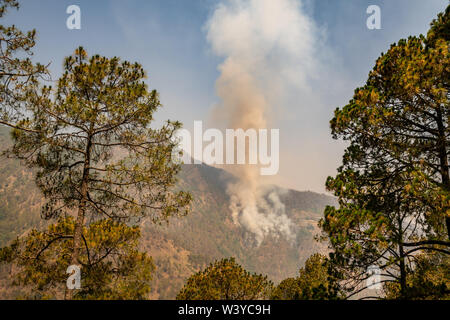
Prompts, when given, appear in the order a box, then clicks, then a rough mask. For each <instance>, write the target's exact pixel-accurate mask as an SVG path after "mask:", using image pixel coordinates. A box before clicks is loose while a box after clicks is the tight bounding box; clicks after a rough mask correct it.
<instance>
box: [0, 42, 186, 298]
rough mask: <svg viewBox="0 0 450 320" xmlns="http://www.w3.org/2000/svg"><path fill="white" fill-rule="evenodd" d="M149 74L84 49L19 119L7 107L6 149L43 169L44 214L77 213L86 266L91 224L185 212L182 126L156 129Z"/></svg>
mask: <svg viewBox="0 0 450 320" xmlns="http://www.w3.org/2000/svg"><path fill="white" fill-rule="evenodd" d="M144 78H145V72H144V70H143V68H142V66H141V65H140V64H138V63H129V62H127V61H121V60H120V59H119V58H117V57H114V58H106V57H101V56H99V55H95V56H92V57H91V58H88V56H87V53H86V52H85V51H84V49H83V48H82V47H80V48H78V49H77V50H76V51H75V53H74V54H73V55H72V56H69V57H67V58H66V59H65V61H64V73H63V75H62V76H61V77H60V79H59V80H58V82H57V86H56V87H55V88H52V87H49V86H45V85H44V86H31V87H28V88H27V89H26V90H25V93H24V95H23V99H22V102H21V110H24V112H22V113H19V112H16V113H14V116H13V117H9V116H8V114H9V113H8V112H6V111H7V110H5V109H4V108H2V113H1V118H2V119H3V123H4V124H7V125H8V126H10V127H12V128H13V131H12V137H13V140H14V145H13V147H12V148H10V149H9V150H8V151H7V154H8V155H10V156H14V157H17V158H19V159H22V160H23V161H24V162H25V163H26V164H27V165H28V166H30V167H34V168H36V169H37V176H36V183H37V185H38V186H39V188H40V190H41V191H42V193H43V195H44V197H45V199H46V204H45V205H44V206H43V209H42V216H43V217H45V218H47V219H49V218H58V217H59V216H61V215H63V214H68V213H73V214H74V215H75V226H74V230H73V250H72V252H71V259H70V264H72V265H80V252H81V250H82V249H83V246H84V244H83V240H82V238H83V230H84V229H83V228H84V227H85V225H86V224H88V223H91V222H93V221H96V220H98V219H104V218H109V219H112V220H114V221H119V222H136V221H138V220H139V219H140V218H143V217H147V218H149V219H151V220H152V221H153V222H155V223H161V222H164V221H167V219H168V218H169V217H170V216H172V215H184V214H186V213H187V210H188V207H189V203H190V201H191V196H190V195H189V194H188V193H186V192H183V191H174V190H173V187H174V185H175V182H176V175H177V173H178V172H179V170H180V165H179V164H176V163H175V162H172V161H171V155H172V151H173V150H174V148H175V147H176V142H175V141H174V139H173V135H174V132H175V131H176V130H177V129H178V128H180V126H181V124H180V123H179V122H171V121H167V122H166V123H165V124H164V125H163V126H162V127H161V128H160V129H152V128H151V127H150V124H151V122H152V120H153V114H154V112H155V111H156V110H157V109H158V108H159V107H160V106H161V104H160V101H159V98H158V93H157V92H156V91H155V90H152V91H149V90H148V89H147V84H146V83H145V82H144ZM12 120H14V121H12ZM71 295H72V292H70V293H69V295H68V298H69V299H70V298H71Z"/></svg>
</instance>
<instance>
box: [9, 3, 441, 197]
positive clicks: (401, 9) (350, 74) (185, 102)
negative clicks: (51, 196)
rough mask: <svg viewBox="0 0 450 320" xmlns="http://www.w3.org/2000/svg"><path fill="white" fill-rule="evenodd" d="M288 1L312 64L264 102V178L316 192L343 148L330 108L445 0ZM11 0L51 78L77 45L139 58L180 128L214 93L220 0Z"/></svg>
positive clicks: (198, 116)
mask: <svg viewBox="0 0 450 320" xmlns="http://www.w3.org/2000/svg"><path fill="white" fill-rule="evenodd" d="M231 1H235V2H238V3H245V2H246V1H245V0H231ZM252 1H255V0H252ZM274 1H275V0H274ZM287 1H288V2H292V1H294V2H295V0H287ZM297 2H298V3H299V4H300V5H301V14H302V15H303V16H305V17H307V18H308V19H310V21H311V23H312V25H313V27H314V28H313V29H312V30H309V31H308V35H305V37H306V36H308V39H309V40H308V41H312V42H311V43H312V44H313V45H314V47H315V48H314V51H313V52H314V53H313V54H310V55H313V56H311V57H310V58H311V59H313V60H314V67H308V68H302V67H299V66H300V65H299V64H295V63H294V64H293V65H292V68H291V70H290V71H291V72H292V73H293V74H296V73H297V74H301V75H302V79H308V84H307V85H304V84H303V85H302V86H300V87H298V86H296V85H292V87H290V86H289V85H286V89H285V90H284V92H283V95H282V97H280V99H279V101H278V102H277V103H276V105H273V106H272V110H273V112H272V114H271V116H272V119H271V125H273V127H274V128H280V139H281V157H280V171H279V174H278V175H277V176H276V177H274V179H273V181H274V182H277V183H279V184H281V185H283V186H287V187H291V188H295V189H299V190H314V191H319V192H323V191H324V182H325V179H326V177H327V176H328V175H332V174H334V173H335V169H336V168H337V167H338V165H339V163H340V160H341V155H342V151H343V148H344V145H343V144H342V143H340V142H337V141H334V140H332V138H331V135H330V130H329V125H328V122H329V120H330V119H331V118H332V116H333V111H334V109H335V108H336V107H341V106H343V105H345V104H346V102H348V100H349V99H350V98H351V96H352V94H353V91H354V89H355V88H356V87H358V86H361V85H363V84H364V81H365V80H366V78H367V75H368V73H369V71H370V70H371V68H372V67H373V65H374V62H375V60H376V58H377V57H378V56H379V55H380V53H381V52H385V51H386V50H387V49H388V48H389V45H390V44H391V43H394V42H396V41H398V40H399V39H400V38H404V37H407V36H409V35H418V34H420V33H426V31H427V30H428V28H429V23H430V22H431V20H432V19H433V18H434V17H435V16H436V15H437V13H438V12H440V11H443V10H444V9H445V7H446V6H447V5H448V1H447V0H427V1H423V0H385V1H379V0H370V1H366V0H303V1H300V0H298V1H297ZM20 3H21V9H20V10H19V11H18V12H11V13H10V14H8V16H7V18H6V19H5V20H6V21H7V22H9V23H14V24H16V25H18V26H20V27H21V28H24V29H31V28H36V29H37V31H38V44H37V46H36V48H35V57H34V59H35V60H36V61H40V62H42V63H48V62H51V71H52V75H53V78H55V79H56V78H57V77H58V75H59V73H60V72H61V66H62V61H63V58H64V57H65V56H67V55H69V54H71V53H72V52H73V50H74V49H75V48H76V47H77V46H79V45H82V46H84V47H85V49H86V50H87V51H88V53H89V54H96V53H99V54H102V55H106V56H120V57H122V58H123V59H127V60H130V61H138V62H140V63H142V64H143V66H144V68H145V69H146V70H147V72H148V76H149V79H148V82H149V85H150V87H151V88H155V89H157V90H158V91H159V92H160V94H161V100H162V103H163V105H164V108H163V109H162V110H161V111H160V112H159V113H158V115H157V118H158V119H167V118H170V119H173V120H175V119H176V120H180V121H182V122H183V123H184V125H185V127H186V128H188V129H190V128H192V127H193V121H194V120H204V121H207V120H208V119H209V118H210V115H211V110H212V109H213V108H214V106H215V105H217V104H219V103H220V99H219V97H218V96H217V94H216V87H215V83H216V80H217V79H218V78H219V76H220V73H219V71H218V67H219V65H221V63H222V62H223V60H224V57H218V56H216V52H215V51H214V50H212V48H211V41H208V39H207V33H208V26H207V23H208V21H209V20H210V19H211V17H212V16H213V14H214V12H215V10H216V9H217V6H218V5H219V4H221V3H222V4H225V5H229V1H225V0H160V1H157V0H129V1H120V0H111V1H107V0H96V1H87V0H80V1H66V0H40V1H36V0H21V1H20ZM71 4H76V5H78V6H80V8H81V30H69V29H67V27H66V19H67V17H68V14H66V8H67V7H68V6H69V5H71ZM369 5H379V6H380V8H381V30H369V29H367V27H366V19H367V17H368V14H366V9H367V7H368V6H369ZM271 23H273V21H272V22H271ZM237 32H239V31H237ZM302 32H303V31H302ZM293 34H295V35H296V37H297V38H298V39H294V40H293V41H294V42H295V41H299V42H301V41H302V40H301V37H302V35H301V32H300V31H299V32H297V33H295V32H294V33H293ZM310 38H311V39H312V40H311V39H310ZM308 52H309V51H308ZM283 63H284V64H286V62H285V61H284V62H283ZM288 67H289V66H288ZM297 68H299V69H298V70H297ZM297 71H298V72H297Z"/></svg>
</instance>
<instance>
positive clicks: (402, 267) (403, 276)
mask: <svg viewBox="0 0 450 320" xmlns="http://www.w3.org/2000/svg"><path fill="white" fill-rule="evenodd" d="M399 249H400V250H399V251H400V252H399V253H400V294H401V297H400V299H402V300H405V299H407V298H408V294H407V287H406V266H405V253H404V251H403V245H402V244H401V243H400V245H399Z"/></svg>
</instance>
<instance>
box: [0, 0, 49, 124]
mask: <svg viewBox="0 0 450 320" xmlns="http://www.w3.org/2000/svg"><path fill="white" fill-rule="evenodd" d="M18 8H19V3H18V1H17V0H0V19H2V18H3V17H4V16H5V14H6V13H7V12H8V10H9V9H18ZM35 39H36V31H35V30H31V31H28V32H22V31H21V30H19V29H18V28H17V27H16V26H14V25H13V26H4V25H3V24H0V49H1V52H2V54H1V56H0V105H1V106H2V108H7V106H9V108H8V109H7V111H8V113H7V114H4V116H3V117H0V123H3V122H4V121H9V120H11V117H13V118H14V114H11V112H12V111H17V110H18V109H17V108H18V107H19V106H20V101H21V98H23V93H24V89H26V88H32V87H33V86H36V84H37V81H38V79H39V78H41V77H45V76H47V75H48V72H47V69H46V67H45V66H43V65H41V64H34V63H33V62H32V61H31V60H30V58H29V57H30V56H31V55H32V54H33V53H32V48H33V47H34V45H35Z"/></svg>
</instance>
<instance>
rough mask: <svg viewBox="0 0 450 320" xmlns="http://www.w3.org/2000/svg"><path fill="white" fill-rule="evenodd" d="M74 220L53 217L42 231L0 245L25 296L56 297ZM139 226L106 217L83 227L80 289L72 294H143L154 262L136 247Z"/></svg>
mask: <svg viewBox="0 0 450 320" xmlns="http://www.w3.org/2000/svg"><path fill="white" fill-rule="evenodd" d="M74 228H75V221H74V219H73V218H72V217H70V216H69V217H67V218H63V217H61V218H59V220H58V222H57V223H55V224H52V225H50V226H49V227H48V229H47V230H46V231H37V230H32V231H31V232H30V233H29V234H28V235H27V236H24V237H22V238H20V239H17V240H15V241H14V242H13V243H12V244H11V245H10V246H8V247H5V248H2V249H1V250H0V261H2V262H4V263H9V264H11V265H12V266H13V269H12V270H14V271H13V273H14V275H13V279H14V281H13V284H14V285H17V286H22V287H25V288H28V289H29V291H28V293H27V295H26V296H25V297H26V298H34V299H36V298H37V299H49V298H61V297H62V295H63V293H64V290H65V286H66V279H67V277H68V275H67V274H66V269H67V266H68V265H69V264H70V259H71V252H72V251H73V241H72V239H73V233H74ZM139 237H140V230H139V228H138V227H129V226H127V225H125V224H123V223H119V222H115V221H113V220H111V219H103V220H99V221H96V222H94V223H92V224H90V225H89V226H87V227H85V228H84V230H83V244H84V248H83V250H82V252H81V253H80V257H79V261H80V264H81V266H82V267H81V274H82V278H81V289H80V290H77V291H76V293H75V294H74V298H75V299H145V298H147V296H148V294H149V292H150V281H151V280H152V272H153V270H154V265H153V262H152V259H151V258H150V257H149V256H148V255H147V254H146V253H144V252H140V251H139V250H138V249H137V248H138V242H139Z"/></svg>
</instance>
